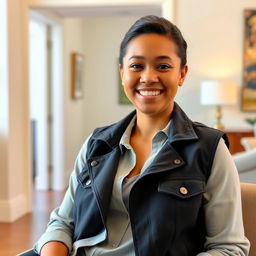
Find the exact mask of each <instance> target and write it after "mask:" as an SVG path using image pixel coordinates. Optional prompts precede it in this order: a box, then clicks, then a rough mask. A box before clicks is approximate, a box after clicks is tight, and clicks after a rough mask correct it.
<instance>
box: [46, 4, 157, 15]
mask: <svg viewBox="0 0 256 256" xmlns="http://www.w3.org/2000/svg"><path fill="white" fill-rule="evenodd" d="M47 11H51V12H53V13H55V14H57V15H58V16H60V17H97V16H100V17H102V16H103V17H104V16H126V15H127V16H133V15H134V16H143V15H149V14H155V15H161V6H160V5H147V6H145V5H144V6H138V5H136V6H105V7H102V6H86V7H85V6H81V7H51V8H49V9H47Z"/></svg>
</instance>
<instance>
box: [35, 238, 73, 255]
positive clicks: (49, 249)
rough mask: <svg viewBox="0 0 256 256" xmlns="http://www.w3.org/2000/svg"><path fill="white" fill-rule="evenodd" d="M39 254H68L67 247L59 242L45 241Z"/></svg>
mask: <svg viewBox="0 0 256 256" xmlns="http://www.w3.org/2000/svg"><path fill="white" fill-rule="evenodd" d="M40 255H41V256H68V247H67V246H66V245H65V244H63V243H61V242H57V241H54V242H49V243H46V244H45V245H44V246H43V247H42V250H41V253H40Z"/></svg>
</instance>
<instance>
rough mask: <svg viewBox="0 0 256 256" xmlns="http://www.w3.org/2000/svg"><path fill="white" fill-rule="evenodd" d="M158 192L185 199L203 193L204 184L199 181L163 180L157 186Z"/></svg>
mask: <svg viewBox="0 0 256 256" xmlns="http://www.w3.org/2000/svg"><path fill="white" fill-rule="evenodd" d="M158 192H161V193H166V194H170V195H173V196H176V197H178V198H181V199H187V198H190V197H193V196H196V195H200V194H202V193H204V192H205V182H204V181H200V180H165V181H161V182H159V184H158Z"/></svg>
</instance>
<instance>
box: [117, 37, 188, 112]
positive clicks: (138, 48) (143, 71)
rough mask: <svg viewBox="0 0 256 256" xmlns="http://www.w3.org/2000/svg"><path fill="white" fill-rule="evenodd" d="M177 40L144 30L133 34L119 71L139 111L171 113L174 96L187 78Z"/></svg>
mask: <svg viewBox="0 0 256 256" xmlns="http://www.w3.org/2000/svg"><path fill="white" fill-rule="evenodd" d="M176 50H177V49H176V44H175V43H174V42H173V41H172V40H171V39H170V38H168V37H167V36H164V35H159V34H153V33H152V34H143V35H140V36H137V37H135V38H133V39H132V40H131V41H130V43H129V45H128V47H127V52H126V55H125V56H124V59H123V67H120V74H121V79H122V84H123V86H124V91H125V93H126V95H127V97H128V98H129V100H130V101H131V102H132V103H133V104H134V106H135V107H136V109H137V111H139V112H142V113H144V114H148V115H165V114H166V115H170V113H171V112H172V109H173V103H174V98H175V95H176V93H177V90H178V86H179V85H181V84H182V83H183V81H184V79H185V76H186V73H187V66H185V67H184V68H182V69H181V68H180V63H181V60H180V58H179V57H178V56H177V54H176Z"/></svg>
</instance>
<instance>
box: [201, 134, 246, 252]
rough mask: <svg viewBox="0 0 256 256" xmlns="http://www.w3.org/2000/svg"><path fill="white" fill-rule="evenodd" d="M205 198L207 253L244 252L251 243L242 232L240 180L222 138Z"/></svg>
mask: <svg viewBox="0 0 256 256" xmlns="http://www.w3.org/2000/svg"><path fill="white" fill-rule="evenodd" d="M204 199H205V201H206V203H205V206H204V208H205V222H206V232H207V235H206V243H205V247H206V250H207V253H209V254H210V255H214V256H215V255H226V256H227V255H230V256H233V255H240V256H247V255H248V253H249V247H250V245H249V241H248V240H247V239H246V237H245V236H244V227H243V218H242V207H241V191H240V181H239V177H238V172H237V169H236V166H235V164H234V161H233V159H232V156H231V155H230V153H229V151H228V149H227V147H226V145H225V143H224V141H223V139H221V140H220V142H219V145H218V148H217V150H216V154H215V158H214V161H213V165H212V171H211V175H210V177H209V180H208V182H207V185H206V193H205V194H204ZM201 255H203V254H201ZM206 255H208V254H206Z"/></svg>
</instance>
